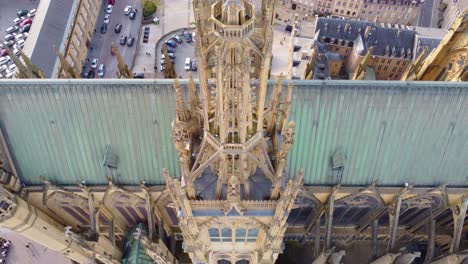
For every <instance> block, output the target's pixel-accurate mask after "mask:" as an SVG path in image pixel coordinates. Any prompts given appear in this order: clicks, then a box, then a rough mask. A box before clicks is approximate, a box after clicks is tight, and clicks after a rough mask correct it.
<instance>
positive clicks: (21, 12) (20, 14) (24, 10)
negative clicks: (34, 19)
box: [16, 9, 29, 17]
mask: <svg viewBox="0 0 468 264" xmlns="http://www.w3.org/2000/svg"><path fill="white" fill-rule="evenodd" d="M28 13H29V11H28V10H26V9H23V10H20V11H18V12H16V16H17V17H23V16H26V15H28Z"/></svg>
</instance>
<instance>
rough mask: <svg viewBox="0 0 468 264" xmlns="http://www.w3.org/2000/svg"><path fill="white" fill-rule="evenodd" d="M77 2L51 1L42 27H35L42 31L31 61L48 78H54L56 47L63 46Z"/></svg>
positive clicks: (72, 0)
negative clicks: (73, 8)
mask: <svg viewBox="0 0 468 264" xmlns="http://www.w3.org/2000/svg"><path fill="white" fill-rule="evenodd" d="M75 2H76V0H66V1H64V0H50V5H49V8H48V9H47V14H46V16H45V18H44V22H43V24H42V26H41V27H40V28H36V27H34V30H37V29H40V32H39V36H38V39H37V42H36V45H35V46H34V50H33V52H32V55H31V60H32V62H33V63H34V64H36V65H37V66H38V67H39V68H41V69H42V71H44V74H45V76H46V78H51V77H54V76H52V74H53V71H54V67H55V65H56V61H57V55H56V54H55V50H54V46H56V47H57V48H59V49H60V47H61V45H62V41H63V39H64V36H65V33H66V29H67V27H69V26H70V25H69V21H68V20H69V17H70V15H71V10H72V7H73V5H74V4H75ZM35 26H36V25H35Z"/></svg>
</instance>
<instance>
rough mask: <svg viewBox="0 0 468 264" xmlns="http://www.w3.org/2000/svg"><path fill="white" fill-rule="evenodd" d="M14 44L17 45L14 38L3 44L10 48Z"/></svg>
mask: <svg viewBox="0 0 468 264" xmlns="http://www.w3.org/2000/svg"><path fill="white" fill-rule="evenodd" d="M13 45H15V42H14V41H13V40H9V41H4V42H3V46H5V47H8V48H10V47H11V46H13Z"/></svg>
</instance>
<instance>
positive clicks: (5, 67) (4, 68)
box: [0, 64, 8, 72]
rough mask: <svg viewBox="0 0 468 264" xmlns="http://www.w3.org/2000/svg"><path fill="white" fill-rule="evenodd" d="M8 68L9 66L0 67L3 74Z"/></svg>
mask: <svg viewBox="0 0 468 264" xmlns="http://www.w3.org/2000/svg"><path fill="white" fill-rule="evenodd" d="M7 68H8V66H7V65H5V64H3V65H0V72H3V71H5V70H6V69H7Z"/></svg>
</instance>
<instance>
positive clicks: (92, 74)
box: [86, 70, 96, 79]
mask: <svg viewBox="0 0 468 264" xmlns="http://www.w3.org/2000/svg"><path fill="white" fill-rule="evenodd" d="M94 76H96V71H95V70H89V72H88V75H87V76H86V78H88V79H94Z"/></svg>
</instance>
